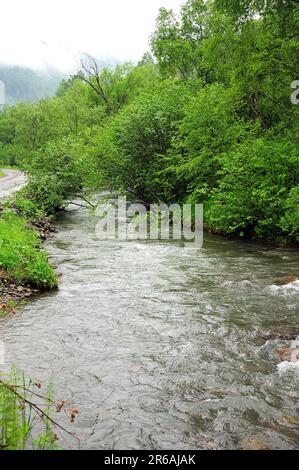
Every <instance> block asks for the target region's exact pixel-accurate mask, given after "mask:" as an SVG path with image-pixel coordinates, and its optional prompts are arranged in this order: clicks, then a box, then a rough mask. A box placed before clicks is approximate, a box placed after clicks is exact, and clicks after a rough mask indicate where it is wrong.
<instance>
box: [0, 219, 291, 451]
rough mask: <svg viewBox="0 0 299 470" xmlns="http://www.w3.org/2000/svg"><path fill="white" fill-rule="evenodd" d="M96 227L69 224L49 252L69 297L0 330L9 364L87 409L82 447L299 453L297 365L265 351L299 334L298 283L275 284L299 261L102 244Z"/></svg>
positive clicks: (31, 308)
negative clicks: (275, 336)
mask: <svg viewBox="0 0 299 470" xmlns="http://www.w3.org/2000/svg"><path fill="white" fill-rule="evenodd" d="M94 225H95V220H94V219H93V217H92V216H91V215H90V214H89V213H88V211H86V210H79V211H76V212H69V213H66V214H65V215H63V216H61V218H60V220H59V221H58V222H57V233H56V234H55V235H54V236H53V238H52V239H50V240H49V241H48V242H47V244H46V249H47V251H48V252H49V253H50V256H51V260H52V262H53V263H54V264H56V265H57V267H58V270H59V271H60V272H61V273H62V277H61V286H60V289H59V290H58V291H57V292H54V293H49V294H45V295H42V296H39V297H37V298H36V299H35V300H33V301H32V302H30V303H29V304H28V305H27V306H26V307H25V308H24V309H23V310H22V311H19V312H18V313H17V314H16V315H14V316H11V317H8V318H6V319H5V320H4V321H2V322H1V323H0V339H1V340H2V341H3V342H4V343H5V347H6V355H7V364H8V365H10V364H17V366H18V367H19V368H20V369H24V370H25V371H26V373H27V374H29V375H30V376H33V377H35V378H38V380H40V381H42V382H43V383H47V382H49V381H50V380H52V379H53V380H54V382H55V390H56V396H57V398H61V399H67V400H69V402H70V403H71V404H74V405H75V406H76V407H77V408H78V410H79V415H78V418H77V420H76V422H75V424H70V423H69V424H68V427H69V428H70V430H71V431H73V432H75V433H76V434H77V435H79V436H80V439H81V448H83V449H84V448H87V449H144V448H145V449H242V448H250V447H254V448H255V447H261V448H270V449H294V448H296V447H298V443H299V432H298V429H299V426H298V424H299V418H298V409H299V404H298V385H299V372H298V370H299V367H298V365H292V364H288V363H284V364H279V360H278V359H277V353H276V352H277V349H278V348H279V347H288V346H290V342H289V341H285V340H283V339H269V340H267V336H269V335H271V334H273V332H274V333H278V335H279V333H280V332H282V331H285V330H288V331H289V330H292V331H295V332H297V333H298V330H299V323H298V313H299V283H294V284H292V285H290V286H285V287H277V286H275V285H274V282H273V279H274V278H275V277H277V276H289V275H297V276H298V271H299V253H298V251H293V250H286V249H274V248H268V247H264V246H258V245H253V244H246V243H241V242H238V241H231V240H227V239H223V238H220V237H215V236H211V235H208V234H206V235H205V237H204V246H203V248H202V249H200V250H198V251H194V250H185V249H183V248H182V247H181V246H179V245H178V244H176V243H173V242H168V243H167V242H140V241H132V242H120V241H116V240H114V241H113V240H112V241H105V242H104V241H99V240H98V239H97V238H96V235H95V230H94ZM60 445H62V447H67V446H68V445H74V447H75V448H76V442H72V441H71V442H68V443H66V442H60Z"/></svg>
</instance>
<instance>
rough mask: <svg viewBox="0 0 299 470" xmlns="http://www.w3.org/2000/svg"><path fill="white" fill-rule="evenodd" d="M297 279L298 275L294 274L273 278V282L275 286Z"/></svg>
mask: <svg viewBox="0 0 299 470" xmlns="http://www.w3.org/2000/svg"><path fill="white" fill-rule="evenodd" d="M298 280H299V279H298V277H295V276H284V277H277V278H275V279H274V284H275V285H276V286H287V285H288V284H293V282H297V281H298Z"/></svg>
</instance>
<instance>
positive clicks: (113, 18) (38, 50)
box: [0, 0, 184, 72]
mask: <svg viewBox="0 0 299 470" xmlns="http://www.w3.org/2000/svg"><path fill="white" fill-rule="evenodd" d="M182 3H184V0H1V4H0V63H8V64H18V65H25V66H29V67H34V68H46V67H48V66H53V67H57V68H59V69H61V70H63V71H65V72H70V71H72V70H74V69H76V65H77V63H78V55H79V54H80V53H83V52H87V53H89V54H91V55H94V56H96V57H98V58H108V57H113V58H115V59H118V60H131V61H137V60H139V59H140V58H141V56H142V55H143V53H144V52H145V51H146V50H148V49H149V46H148V39H149V35H150V34H151V33H152V32H153V30H154V28H155V20H156V17H157V15H158V10H159V8H160V7H162V6H165V7H166V8H173V9H174V10H178V9H179V6H180V5H181V4H182Z"/></svg>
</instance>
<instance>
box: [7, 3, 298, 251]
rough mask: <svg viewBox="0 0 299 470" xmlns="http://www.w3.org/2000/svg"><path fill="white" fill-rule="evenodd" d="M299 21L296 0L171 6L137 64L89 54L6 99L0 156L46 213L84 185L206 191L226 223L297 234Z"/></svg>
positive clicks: (281, 238) (186, 197)
mask: <svg viewBox="0 0 299 470" xmlns="http://www.w3.org/2000/svg"><path fill="white" fill-rule="evenodd" d="M298 21H299V6H298V2H296V1H293V0H288V1H282V0H272V1H271V2H268V1H267V2H266V1H263V0H260V1H259V0H247V1H237V0H235V1H226V0H215V1H209V2H205V1H203V0H188V1H187V3H186V4H185V5H184V6H183V7H182V9H181V12H180V14H179V15H178V16H177V15H175V14H174V13H173V12H172V11H168V10H166V9H161V10H160V14H159V17H158V19H157V24H156V30H155V31H154V33H153V34H152V37H151V53H146V54H145V55H144V57H143V58H142V60H141V61H140V63H139V64H138V65H136V66H135V65H132V64H124V65H118V66H116V67H115V68H114V69H109V68H105V69H102V70H99V68H98V66H97V62H96V60H95V59H93V58H92V57H89V56H86V57H85V58H84V59H83V60H82V64H81V65H82V66H81V70H80V71H79V72H78V74H77V75H75V76H73V77H72V78H70V79H69V80H64V81H62V82H61V84H60V86H59V89H58V91H57V93H56V96H55V97H54V98H46V99H42V100H40V102H39V103H38V104H31V103H21V104H19V105H17V106H14V107H7V108H6V109H5V111H4V112H3V113H2V114H1V116H0V158H1V160H0V161H1V163H2V164H12V165H14V164H18V165H19V166H20V167H21V168H24V169H25V170H26V171H27V172H28V173H29V175H30V183H29V186H28V187H27V188H26V191H25V192H26V194H25V196H26V199H28V200H29V201H30V202H32V203H34V204H37V206H38V207H39V209H41V210H43V211H45V212H46V213H52V212H53V211H55V210H57V209H58V208H61V207H63V206H64V205H65V203H66V201H67V200H69V198H70V197H71V196H72V194H76V193H77V192H78V190H79V189H80V188H82V187H84V188H86V189H87V190H89V191H98V190H100V189H102V188H109V189H115V190H125V191H127V190H130V192H131V193H133V194H134V195H135V196H136V197H138V198H141V199H142V200H144V201H147V202H151V203H154V202H157V201H163V202H167V203H168V202H182V201H188V202H198V203H203V204H204V207H205V227H206V229H207V230H209V231H212V232H215V233H220V234H224V235H229V236H237V237H242V238H246V239H260V240H263V241H265V242H275V243H298V241H299V204H298V202H299V186H298V185H299V179H298V178H299V161H298V148H299V146H298V138H299V132H298V110H299V107H298V106H296V105H295V104H293V103H292V101H291V95H292V94H293V95H294V94H296V90H292V88H291V86H292V83H294V81H295V80H296V79H298V76H297V75H298V70H299V63H298V62H299V53H298V26H299V25H298ZM297 88H298V87H297ZM296 96H297V95H296ZM45 181H47V185H45Z"/></svg>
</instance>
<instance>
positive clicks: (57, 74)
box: [0, 59, 118, 105]
mask: <svg viewBox="0 0 299 470" xmlns="http://www.w3.org/2000/svg"><path fill="white" fill-rule="evenodd" d="M117 63H118V61H117V60H115V59H107V60H99V61H98V64H99V69H102V68H104V67H106V66H110V67H114V66H115V65H116V64H117ZM69 76H70V75H67V74H66V73H63V72H62V71H60V70H58V69H56V70H55V69H53V68H52V69H51V68H49V69H48V70H34V69H31V68H29V67H23V66H18V65H6V64H1V63H0V80H1V81H2V82H4V84H5V104H8V105H14V104H17V103H21V102H33V103H35V102H38V101H39V100H40V99H41V98H45V97H51V96H54V95H55V93H56V90H57V88H58V85H59V83H60V82H61V80H63V79H66V78H69Z"/></svg>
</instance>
